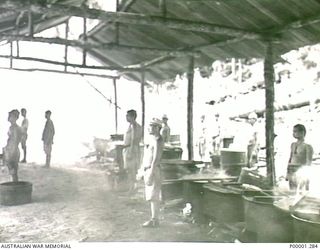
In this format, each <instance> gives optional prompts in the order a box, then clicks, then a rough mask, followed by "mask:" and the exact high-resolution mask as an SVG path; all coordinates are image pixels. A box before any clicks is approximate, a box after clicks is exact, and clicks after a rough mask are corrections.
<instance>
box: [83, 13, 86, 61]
mask: <svg viewBox="0 0 320 250" xmlns="http://www.w3.org/2000/svg"><path fill="white" fill-rule="evenodd" d="M83 41H84V43H86V42H87V18H83ZM82 64H83V65H86V64H87V50H86V49H83V51H82Z"/></svg>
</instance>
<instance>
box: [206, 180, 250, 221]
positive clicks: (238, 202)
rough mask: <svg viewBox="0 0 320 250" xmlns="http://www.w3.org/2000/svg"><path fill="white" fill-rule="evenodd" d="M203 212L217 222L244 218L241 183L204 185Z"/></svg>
mask: <svg viewBox="0 0 320 250" xmlns="http://www.w3.org/2000/svg"><path fill="white" fill-rule="evenodd" d="M203 190H204V193H203V199H202V208H203V213H204V214H205V215H206V216H207V217H209V218H212V219H213V220H214V221H216V222H222V223H226V222H240V221H243V219H244V211H243V201H242V186H241V183H224V182H220V183H209V184H205V185H203Z"/></svg>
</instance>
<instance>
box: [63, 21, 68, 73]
mask: <svg viewBox="0 0 320 250" xmlns="http://www.w3.org/2000/svg"><path fill="white" fill-rule="evenodd" d="M68 34H69V20H68V21H66V29H65V38H66V40H68ZM64 62H65V64H67V63H68V45H65V47H64ZM64 71H67V65H65V66H64Z"/></svg>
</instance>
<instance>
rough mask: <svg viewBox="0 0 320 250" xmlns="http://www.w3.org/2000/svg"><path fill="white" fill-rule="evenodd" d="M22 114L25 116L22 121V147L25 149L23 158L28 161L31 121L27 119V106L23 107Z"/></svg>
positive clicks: (23, 160) (24, 161) (23, 161)
mask: <svg viewBox="0 0 320 250" xmlns="http://www.w3.org/2000/svg"><path fill="white" fill-rule="evenodd" d="M21 115H22V117H23V120H22V123H21V147H22V150H23V159H22V161H21V162H22V163H26V162H27V138H28V127H29V121H28V119H27V110H26V109H25V108H22V109H21Z"/></svg>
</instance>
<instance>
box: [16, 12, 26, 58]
mask: <svg viewBox="0 0 320 250" xmlns="http://www.w3.org/2000/svg"><path fill="white" fill-rule="evenodd" d="M23 15H24V12H23V11H22V12H21V13H20V14H19V15H18V17H17V20H16V25H15V29H16V32H15V33H16V35H17V36H19V33H20V27H19V25H20V20H21V19H22V17H23ZM16 46H17V56H18V57H19V55H20V46H19V41H18V40H17V41H16Z"/></svg>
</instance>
